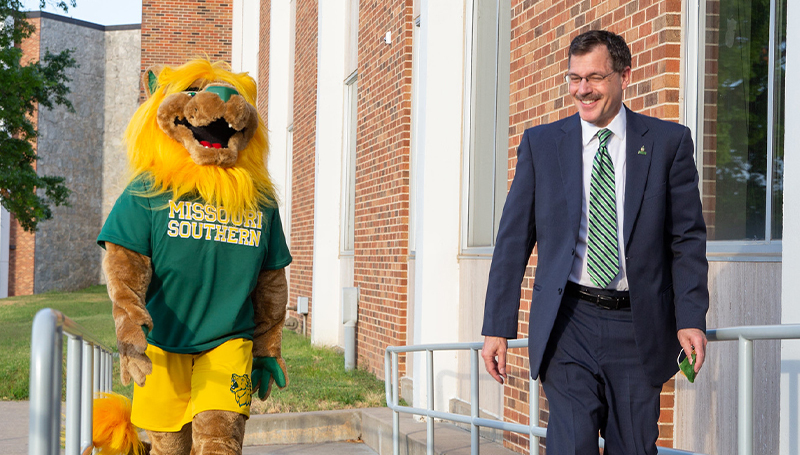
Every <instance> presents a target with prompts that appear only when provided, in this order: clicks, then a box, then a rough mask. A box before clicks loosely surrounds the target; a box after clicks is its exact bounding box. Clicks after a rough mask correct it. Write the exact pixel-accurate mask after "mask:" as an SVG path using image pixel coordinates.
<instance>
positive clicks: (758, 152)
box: [97, 0, 800, 454]
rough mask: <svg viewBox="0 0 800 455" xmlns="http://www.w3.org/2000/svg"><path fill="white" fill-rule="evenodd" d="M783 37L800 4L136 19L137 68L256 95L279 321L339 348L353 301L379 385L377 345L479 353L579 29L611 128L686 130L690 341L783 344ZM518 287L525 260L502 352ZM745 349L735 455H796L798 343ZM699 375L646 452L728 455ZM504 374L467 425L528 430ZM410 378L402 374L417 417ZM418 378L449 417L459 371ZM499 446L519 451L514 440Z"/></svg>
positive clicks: (461, 398) (523, 443)
mask: <svg viewBox="0 0 800 455" xmlns="http://www.w3.org/2000/svg"><path fill="white" fill-rule="evenodd" d="M198 5H199V6H198ZM792 20H800V6H798V4H796V3H795V2H789V1H788V0H685V1H677V0H637V1H622V0H606V1H598V0H494V1H489V0H406V1H399V0H396V1H388V0H325V1H318V0H263V1H261V2H256V1H253V0H234V1H233V2H232V3H231V2H227V1H221V0H213V1H206V2H202V3H201V4H198V3H196V2H192V1H189V0H183V1H168V0H145V1H144V2H143V14H142V26H141V68H142V69H143V68H145V67H146V66H149V65H150V64H153V63H163V64H179V63H182V62H184V61H185V60H186V59H188V58H190V57H193V56H195V55H203V54H206V55H209V56H212V57H213V58H220V59H224V60H229V61H230V62H231V63H232V65H233V67H234V69H235V70H237V71H238V70H246V71H249V72H250V74H251V75H253V76H254V77H256V79H257V80H258V81H259V85H260V95H259V100H258V107H259V111H260V113H261V115H262V117H263V118H264V119H265V121H266V122H267V125H268V128H269V130H270V147H271V150H270V162H269V168H270V172H271V174H272V176H273V179H274V180H275V181H276V182H277V183H278V186H279V188H281V199H282V200H281V204H282V205H281V216H282V218H283V220H284V228H285V230H286V232H287V238H288V239H289V242H290V247H291V250H292V254H293V256H294V259H295V261H294V263H293V264H292V265H291V266H290V273H289V285H290V301H289V305H290V308H295V306H296V305H297V303H298V302H307V303H308V310H309V311H308V315H307V316H301V315H299V314H297V313H296V312H293V313H292V314H293V316H295V317H297V318H305V322H306V325H305V326H304V327H305V328H304V329H303V330H305V333H306V334H307V335H308V336H310V337H311V339H312V341H313V342H315V343H318V344H325V345H332V346H342V345H344V344H345V342H346V340H345V339H344V330H343V327H342V324H341V323H340V321H341V316H340V315H341V312H342V288H348V287H357V288H358V305H359V306H358V326H357V330H356V333H357V342H356V346H357V363H358V366H359V367H360V368H364V369H368V370H369V371H372V372H374V373H375V374H376V375H378V376H379V377H383V373H384V371H383V351H384V348H385V347H386V346H388V345H404V344H421V343H435V342H456V341H480V340H481V337H480V327H481V323H482V313H483V298H484V293H485V289H486V282H487V279H488V270H489V264H490V261H491V255H492V250H493V243H494V238H495V234H496V229H497V223H498V221H499V215H500V211H501V209H502V205H503V201H504V197H505V193H506V191H507V189H508V185H509V184H510V181H511V179H512V178H513V175H514V168H515V164H516V146H517V144H518V143H519V140H520V138H521V135H522V132H523V131H524V129H526V128H528V127H531V126H534V125H537V124H541V123H545V122H550V121H554V120H556V119H559V118H563V117H565V116H567V115H570V114H571V113H572V112H574V110H573V109H572V107H571V101H570V99H569V96H568V93H567V87H566V86H565V84H564V83H563V74H564V73H565V72H566V70H567V66H566V58H567V47H568V44H569V42H570V40H571V39H572V37H574V36H575V35H577V34H578V33H580V32H582V31H585V30H588V29H591V28H607V29H610V30H612V31H614V32H617V33H620V34H621V35H623V36H624V37H625V39H626V40H627V41H628V43H629V44H630V46H631V49H632V52H633V82H632V84H631V85H630V86H629V87H628V89H627V91H626V94H625V95H626V96H625V102H626V103H627V104H628V106H630V107H631V108H632V109H634V110H636V111H639V112H642V113H645V114H649V115H654V116H658V117H661V118H664V119H667V120H672V121H676V122H680V123H683V124H685V125H687V126H689V127H690V128H691V130H692V132H693V135H694V138H695V143H696V161H697V163H698V170H699V172H700V175H701V180H702V182H701V188H700V190H701V194H702V197H703V202H704V212H705V215H706V222H707V224H708V226H709V239H710V241H709V246H708V257H709V260H710V272H709V286H710V293H711V299H712V302H711V310H710V312H709V316H708V326H709V328H716V327H728V326H737V325H760V324H780V323H783V324H789V323H798V322H800V305H798V304H797V302H796V301H795V300H796V298H795V297H794V293H793V292H792V288H791V283H792V282H794V280H797V279H800V237H798V234H796V233H797V232H800V230H799V229H797V228H798V226H799V225H800V215H795V214H796V213H800V210H795V209H800V180H798V181H797V182H798V183H793V182H794V180H792V179H789V180H786V179H785V176H787V175H788V176H791V175H794V174H796V173H797V172H796V171H797V170H798V169H800V158H797V157H798V156H800V154H798V153H792V152H791V150H793V149H798V147H800V146H798V145H797V144H800V132H797V131H796V130H793V129H792V128H786V125H791V124H793V120H794V119H795V118H796V117H798V116H800V114H798V113H795V112H793V111H792V110H791V109H786V106H791V105H792V101H794V100H795V99H798V98H800V94H795V93H793V92H791V91H788V90H785V82H786V81H791V80H793V76H797V75H800V50H798V48H800V45H798V44H797V43H800V31H796V30H792V29H790V28H788V27H787V24H789V23H792ZM212 32H213V33H212ZM795 151H796V152H800V150H795ZM104 181H106V182H107V179H105V178H104ZM107 184H108V183H106V184H105V185H107ZM97 229H99V224H98V226H97ZM535 273H536V257H535V255H534V257H533V258H532V259H531V261H530V263H529V270H528V273H527V274H526V278H525V280H524V282H523V293H522V301H521V310H520V326H519V335H520V336H525V334H526V333H527V321H528V320H529V318H530V317H535V313H534V314H531V313H530V311H529V309H530V299H531V290H532V287H533V279H534V277H535ZM755 350H756V357H755V358H756V366H755V371H756V378H755V382H756V384H757V387H756V390H755V403H756V405H755V406H756V409H755V416H756V419H755V428H756V440H755V447H757V449H756V450H757V451H758V452H762V453H781V454H790V453H797V452H798V450H800V441H799V440H798V438H797V431H796V430H797V428H798V427H800V420H798V419H800V418H799V417H798V412H797V409H798V406H800V399H798V396H800V390H798V385H797V384H798V375H800V366H798V365H800V344H798V342H795V341H786V342H783V343H780V342H777V341H767V342H758V343H756V348H755ZM709 355H710V358H709V360H708V363H707V364H706V366H705V367H704V370H703V372H702V373H701V375H700V378H699V380H698V382H697V383H696V384H695V385H690V384H688V382H687V381H685V380H684V379H682V378H676V379H674V380H672V381H670V382H669V383H668V384H667V386H666V387H665V391H664V393H663V395H662V415H661V437H660V439H659V444H660V445H665V446H674V447H677V448H681V449H687V450H696V451H700V452H704V453H732V452H733V451H734V450H735V449H734V446H735V444H736V436H735V434H736V424H735V418H734V417H733V416H735V415H736V411H737V405H736V371H737V370H736V367H737V363H738V360H737V354H736V346H735V344H731V343H714V344H712V345H711V346H710V347H709ZM510 366H511V371H510V378H509V379H510V380H509V381H508V383H507V384H506V385H505V386H503V387H501V386H498V385H496V384H495V383H494V382H493V381H492V380H491V379H490V378H488V376H487V377H484V378H482V379H481V403H480V406H481V409H482V411H483V412H485V413H486V414H488V415H490V416H495V417H497V418H503V419H505V420H509V421H514V422H520V423H523V424H526V423H527V400H528V395H527V378H528V370H527V359H526V353H525V352H517V353H515V355H512V356H510ZM290 368H291V366H290ZM426 368H427V366H426V363H425V360H424V358H422V357H413V358H411V357H409V358H406V359H402V360H401V365H400V369H401V372H400V374H401V376H402V380H401V382H402V384H403V396H404V397H405V398H406V400H408V401H410V402H411V403H414V404H415V405H421V404H422V403H425V402H426V399H427V397H426V395H425V394H426V392H425V387H424V385H425V378H426V376H425V375H426ZM434 378H435V387H436V391H437V393H436V403H435V407H436V409H438V410H447V409H459V408H461V407H462V406H463V405H464V404H465V403H467V402H468V401H469V388H468V378H469V373H468V359H467V358H466V356H465V355H463V356H462V355H458V354H455V353H442V354H437V356H436V358H435V376H434ZM542 409H543V410H545V411H543V412H542V414H541V415H540V416H539V419H540V421H541V422H542V424H544V423H545V422H546V418H547V413H546V406H543V407H542ZM506 445H507V446H508V447H511V448H513V449H514V450H517V451H520V452H527V451H528V441H527V439H526V438H524V437H522V436H518V435H508V436H506Z"/></svg>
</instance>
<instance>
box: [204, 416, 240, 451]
mask: <svg viewBox="0 0 800 455" xmlns="http://www.w3.org/2000/svg"><path fill="white" fill-rule="evenodd" d="M246 421H247V418H246V417H245V416H244V415H242V414H239V413H236V412H230V411H205V412H201V413H199V414H197V415H195V416H194V420H192V439H193V445H192V455H212V454H213V455H240V454H241V453H242V442H243V441H244V425H245V422H246Z"/></svg>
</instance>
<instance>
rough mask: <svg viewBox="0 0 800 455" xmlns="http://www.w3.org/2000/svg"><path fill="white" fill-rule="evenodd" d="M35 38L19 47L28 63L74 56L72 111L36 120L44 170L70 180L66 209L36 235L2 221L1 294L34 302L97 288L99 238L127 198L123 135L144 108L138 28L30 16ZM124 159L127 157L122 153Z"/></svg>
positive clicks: (42, 113)
mask: <svg viewBox="0 0 800 455" xmlns="http://www.w3.org/2000/svg"><path fill="white" fill-rule="evenodd" d="M28 21H29V22H30V23H31V24H32V25H33V26H34V27H35V28H36V31H35V33H34V34H33V35H32V36H31V37H29V38H28V39H26V40H25V41H23V42H22V43H20V47H21V48H22V50H23V62H25V63H27V62H28V61H38V59H39V58H41V57H43V56H44V55H45V52H47V51H48V50H49V51H52V52H53V53H58V52H61V51H62V50H64V49H73V58H74V59H75V60H76V62H77V66H76V67H75V68H71V69H69V70H68V71H67V76H68V77H69V78H70V79H71V80H72V81H71V82H70V83H69V86H70V90H71V93H70V95H69V99H70V101H71V102H72V105H73V107H74V112H68V111H67V110H66V109H64V108H63V107H60V106H59V107H56V108H55V109H52V110H50V109H40V110H37V112H36V113H35V114H34V116H33V123H34V125H35V126H36V127H37V129H38V131H39V137H38V140H37V142H36V144H35V147H36V153H37V155H38V157H39V159H38V160H37V161H36V166H37V172H39V173H40V174H42V175H58V176H62V177H64V178H65V184H66V186H67V187H68V188H69V189H70V190H71V191H72V194H71V196H70V198H69V204H70V205H69V206H68V207H63V206H62V207H54V208H53V218H52V219H51V220H48V221H45V222H42V223H40V225H39V229H38V231H37V232H35V233H28V232H25V231H23V230H22V229H21V228H20V226H19V224H18V223H17V222H16V220H15V219H14V217H13V216H9V214H8V213H7V212H5V211H4V210H3V216H2V219H0V232H2V241H0V244H1V245H2V247H0V292H3V291H5V292H4V293H3V294H2V296H3V297H6V296H9V295H12V296H13V295H29V294H38V293H41V292H47V291H51V290H61V291H71V290H76V289H81V288H84V287H86V286H89V285H93V284H97V283H98V282H99V279H100V258H101V256H100V255H101V252H100V249H99V248H98V247H97V244H96V240H97V235H98V234H99V233H100V227H101V226H102V222H103V220H104V219H105V217H106V215H108V212H109V211H110V210H111V206H112V205H113V203H114V201H115V200H116V198H117V196H118V195H119V193H120V192H121V191H122V187H121V185H123V184H124V180H125V179H124V176H123V174H124V168H125V164H126V160H125V156H124V149H123V148H122V133H123V131H124V130H125V126H126V125H127V123H128V120H129V119H130V117H131V115H132V114H133V112H134V111H135V110H136V108H137V107H138V102H137V96H138V89H137V84H138V80H139V74H138V71H137V70H138V68H139V61H140V53H139V49H140V30H139V28H140V27H139V24H134V25H121V26H112V27H105V26H102V25H97V24H92V23H89V22H84V21H80V20H75V19H71V18H66V17H62V16H59V15H56V14H50V13H46V12H38V11H37V12H32V13H28ZM118 151H123V153H122V154H120V153H118Z"/></svg>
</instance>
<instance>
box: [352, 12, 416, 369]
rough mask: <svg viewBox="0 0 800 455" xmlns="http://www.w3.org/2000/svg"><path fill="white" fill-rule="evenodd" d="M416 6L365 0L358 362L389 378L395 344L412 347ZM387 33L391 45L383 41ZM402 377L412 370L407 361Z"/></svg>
mask: <svg viewBox="0 0 800 455" xmlns="http://www.w3.org/2000/svg"><path fill="white" fill-rule="evenodd" d="M412 16H413V2H412V1H411V0H407V1H402V2H401V1H394V2H389V1H377V0H362V1H361V3H360V6H359V30H358V118H359V125H358V132H357V139H356V148H357V152H356V153H357V158H356V207H355V210H356V215H355V216H356V219H355V265H354V281H355V284H356V286H359V287H360V300H359V309H358V312H359V314H358V351H357V352H358V363H359V366H361V367H364V368H367V369H368V370H369V371H372V372H373V373H375V374H377V375H378V376H379V377H381V376H382V375H383V355H384V350H385V348H386V346H387V345H404V344H406V334H407V330H408V320H407V314H408V312H407V303H408V220H409V218H408V215H409V159H410V137H411V63H412V59H411V56H412V54H411V40H412V36H413V27H414V23H413V17H412ZM387 31H391V33H392V35H391V36H392V42H391V44H386V43H384V42H383V40H382V39H381V37H383V36H384V35H385V34H386V32H387ZM401 362H402V363H401V365H400V371H399V373H400V375H401V376H402V375H403V374H404V371H405V363H404V360H401Z"/></svg>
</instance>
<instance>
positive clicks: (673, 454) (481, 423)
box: [384, 324, 800, 455]
mask: <svg viewBox="0 0 800 455" xmlns="http://www.w3.org/2000/svg"><path fill="white" fill-rule="evenodd" d="M706 337H707V338H708V341H709V342H713V341H733V340H738V341H739V390H738V424H739V427H738V428H739V434H738V449H739V450H738V453H739V454H740V455H752V454H753V441H754V437H753V434H754V433H753V431H754V428H753V341H754V340H778V339H780V340H786V339H800V324H783V325H764V326H741V327H726V328H721V329H712V330H708V331H707V333H706ZM527 346H528V340H527V339H521V340H509V342H508V348H509V349H516V348H524V347H527ZM482 348H483V343H482V342H471V343H438V344H424V345H416V346H389V347H387V348H386V354H385V356H384V374H385V384H386V404H387V406H388V407H389V409H391V410H392V440H393V447H392V449H393V453H394V455H399V454H400V413H401V412H403V413H408V414H415V415H421V416H425V417H427V419H426V421H427V453H428V455H433V453H434V452H433V444H434V427H433V421H434V419H441V420H449V421H452V422H458V423H464V424H469V425H470V437H471V444H470V447H471V453H472V455H478V454H479V453H480V445H479V437H480V432H479V427H487V428H494V429H498V430H503V431H512V432H515V433H521V434H527V435H529V436H530V441H531V443H530V447H537V446H538V445H539V438H540V437H544V436H545V435H546V431H547V429H546V428H544V427H540V426H538V425H535V424H534V422H536V423H537V424H538V421H539V419H538V418H536V419H534V418H533V417H534V416H538V415H539V381H538V380H533V379H531V380H529V381H528V387H529V393H530V395H529V407H530V411H529V423H530V425H521V424H517V423H511V422H504V421H498V420H491V419H484V418H480V416H479V393H478V375H479V361H478V360H479V355H478V354H479V352H480V350H481V349H482ZM464 350H469V351H470V415H469V416H465V415H461V414H454V413H449V412H441V411H435V410H434V409H433V401H434V400H433V396H434V395H433V394H434V390H433V352H434V351H464ZM423 351H424V352H425V353H426V360H427V371H426V375H427V395H428V400H427V401H428V402H427V408H426V409H422V408H416V407H410V406H400V405H399V378H398V363H399V354H400V353H408V352H423ZM603 445H604V441H603V439H602V438H599V439H598V446H599V447H603ZM658 453H659V454H661V455H679V454H684V455H691V454H694V455H702V454H699V453H697V452H687V451H683V450H678V449H673V448H669V447H658Z"/></svg>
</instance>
